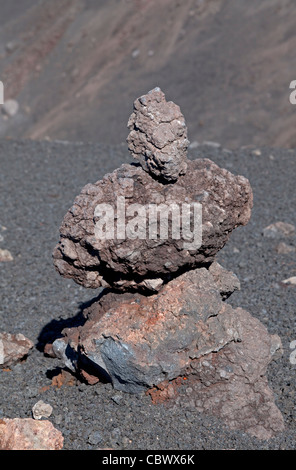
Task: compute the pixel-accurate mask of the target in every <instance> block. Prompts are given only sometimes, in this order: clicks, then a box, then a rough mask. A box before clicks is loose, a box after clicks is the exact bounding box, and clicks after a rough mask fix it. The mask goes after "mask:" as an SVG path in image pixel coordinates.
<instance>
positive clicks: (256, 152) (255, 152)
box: [252, 149, 262, 157]
mask: <svg viewBox="0 0 296 470" xmlns="http://www.w3.org/2000/svg"><path fill="white" fill-rule="evenodd" d="M252 155H254V156H255V157H260V156H261V155H262V152H261V150H259V149H256V150H253V151H252Z"/></svg>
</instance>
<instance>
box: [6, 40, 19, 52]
mask: <svg viewBox="0 0 296 470" xmlns="http://www.w3.org/2000/svg"><path fill="white" fill-rule="evenodd" d="M18 47H19V42H18V41H16V40H13V41H9V42H8V43H7V44H6V46H5V49H6V51H7V52H8V53H9V54H11V53H12V52H14V51H15V50H16V49H17V48H18Z"/></svg>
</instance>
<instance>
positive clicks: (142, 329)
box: [48, 88, 283, 439]
mask: <svg viewBox="0 0 296 470" xmlns="http://www.w3.org/2000/svg"><path fill="white" fill-rule="evenodd" d="M128 127H129V129H130V134H129V136H128V139H127V142H128V147H129V150H130V152H131V154H132V156H133V157H134V159H135V160H136V161H134V162H133V163H132V164H124V165H122V166H121V167H120V168H118V169H116V170H115V171H113V173H110V174H107V175H105V177H104V178H103V179H102V180H100V181H97V182H95V183H92V184H88V185H86V186H85V187H84V188H83V189H82V191H81V193H80V195H78V196H77V197H76V199H75V200H74V203H73V205H72V207H71V208H70V209H69V210H68V212H67V214H66V215H65V217H64V220H63V222H62V225H61V228H60V240H59V243H58V244H57V246H56V247H55V249H54V253H53V258H54V265H55V267H56V269H57V271H58V272H59V273H60V274H61V275H62V276H64V277H67V278H72V279H74V281H76V282H77V283H78V284H81V285H83V286H84V287H89V288H98V287H103V290H102V291H101V293H100V295H99V297H97V298H96V299H95V300H94V301H93V302H92V304H91V305H89V306H88V307H87V308H85V309H84V311H83V317H84V319H85V322H84V324H83V325H80V326H76V327H74V326H73V327H72V328H67V329H64V330H63V331H62V335H61V336H60V337H59V338H57V339H56V340H55V341H54V342H53V343H52V346H51V348H50V349H49V348H48V351H49V352H50V354H51V355H53V356H55V357H57V358H59V359H60V360H62V362H63V363H64V365H65V367H67V368H68V369H70V370H71V371H72V372H73V373H74V374H77V375H78V376H79V377H80V378H81V379H82V380H83V381H86V382H87V383H88V384H90V385H91V384H96V383H97V382H99V381H107V382H111V383H112V385H113V387H114V389H116V390H118V391H120V392H127V393H136V394H140V395H141V394H142V393H144V392H145V393H148V394H150V395H151V393H152V392H151V391H152V390H154V389H156V390H160V391H161V393H163V396H164V395H166V396H167V397H168V398H170V399H172V398H174V396H175V390H176V387H177V386H178V384H180V383H182V380H183V379H186V380H187V382H186V383H188V384H191V386H189V387H188V390H189V392H188V393H187V397H186V399H188V400H189V399H190V401H191V403H194V407H195V408H196V409H197V410H199V411H201V412H203V413H209V414H211V415H216V416H219V417H221V418H223V419H224V420H225V422H226V423H227V424H228V425H229V427H230V428H233V429H243V430H245V431H246V432H248V433H250V434H252V435H254V436H256V437H258V438H260V439H269V438H270V437H272V436H274V435H275V433H277V432H279V431H281V430H283V418H282V415H281V413H280V411H279V410H278V409H277V407H276V404H275V400H274V397H273V394H272V391H271V390H270V388H269V386H268V381H267V378H266V371H267V366H268V364H269V363H270V361H271V360H272V358H273V356H274V354H275V352H276V351H279V350H281V341H280V338H279V337H278V336H277V335H270V334H269V333H268V331H267V330H266V328H265V327H264V326H263V325H262V324H261V323H260V322H259V321H258V320H257V319H255V318H253V317H252V316H251V315H250V314H249V313H248V312H247V311H245V310H243V309H241V308H236V309H235V308H233V307H232V306H231V305H229V304H228V303H227V302H226V299H228V297H229V296H230V295H231V294H232V293H233V292H234V291H235V290H237V289H239V288H240V283H239V280H238V278H237V277H236V276H235V274H234V273H232V272H229V271H227V270H226V269H224V268H223V267H222V266H221V265H220V264H219V263H217V261H216V254H217V253H218V252H219V250H221V249H222V248H223V247H224V245H225V244H226V242H227V240H228V239H229V236H230V234H231V233H232V231H233V230H234V229H235V228H236V227H239V226H242V225H246V224H247V223H248V221H249V219H250V216H251V209H252V205H253V195H252V189H251V186H250V183H249V181H248V180H247V179H246V178H244V177H243V176H239V175H234V174H232V173H230V172H229V171H228V170H226V169H223V168H220V167H218V166H217V165H216V164H215V163H214V162H212V161H211V160H209V159H207V158H204V159H197V160H194V161H192V160H189V159H188V158H187V155H186V152H187V147H188V140H187V129H186V125H185V120H184V117H183V115H182V113H181V111H180V108H179V107H178V106H176V105H175V104H174V103H172V102H167V101H166V100H165V96H164V94H163V93H162V91H161V90H160V89H159V88H156V89H154V90H152V91H151V92H149V93H148V94H147V95H143V96H142V97H140V98H139V99H138V100H136V101H135V103H134V112H133V114H132V115H131V117H130V120H129V122H128ZM166 387H167V388H166ZM153 393H154V395H155V394H157V392H155V391H154V392H153ZM190 393H191V395H192V396H191V397H189V395H190ZM151 396H152V395H151Z"/></svg>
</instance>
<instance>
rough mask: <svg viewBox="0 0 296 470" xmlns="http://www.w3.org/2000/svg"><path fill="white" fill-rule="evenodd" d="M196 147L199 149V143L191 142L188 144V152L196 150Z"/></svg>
mask: <svg viewBox="0 0 296 470" xmlns="http://www.w3.org/2000/svg"><path fill="white" fill-rule="evenodd" d="M197 147H199V143H198V142H197V140H194V141H193V142H191V143H190V144H189V147H188V148H189V149H190V150H193V149H196V148H197Z"/></svg>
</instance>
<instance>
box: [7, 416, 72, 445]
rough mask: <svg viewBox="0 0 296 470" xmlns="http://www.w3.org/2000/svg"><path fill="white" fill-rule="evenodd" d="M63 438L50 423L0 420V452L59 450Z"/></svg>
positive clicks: (62, 443)
mask: <svg viewBox="0 0 296 470" xmlns="http://www.w3.org/2000/svg"><path fill="white" fill-rule="evenodd" d="M63 445H64V438H63V435H62V433H61V432H60V431H58V430H57V429H55V428H54V426H53V425H52V423H51V422H50V421H46V420H43V421H36V420H34V419H32V418H24V419H21V418H14V419H8V418H3V419H0V450H61V449H62V448H63Z"/></svg>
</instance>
